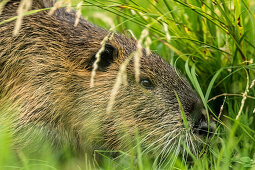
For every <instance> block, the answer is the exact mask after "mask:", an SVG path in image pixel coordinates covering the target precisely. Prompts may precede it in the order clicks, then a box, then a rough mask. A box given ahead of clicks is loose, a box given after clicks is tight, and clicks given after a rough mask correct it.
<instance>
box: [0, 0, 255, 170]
mask: <svg viewBox="0 0 255 170" xmlns="http://www.w3.org/2000/svg"><path fill="white" fill-rule="evenodd" d="M72 3H73V4H72V5H73V6H74V7H75V6H76V4H79V6H82V8H81V12H82V15H83V16H84V17H85V18H88V20H90V21H91V22H93V23H95V24H97V25H100V26H102V27H105V28H106V29H110V28H112V24H111V25H110V24H108V23H109V22H107V21H105V18H108V19H111V21H112V22H113V23H114V25H115V26H116V28H115V29H116V30H117V31H119V32H122V33H124V34H126V35H127V36H129V37H132V36H133V37H136V38H137V39H139V37H140V36H141V33H142V31H143V30H144V29H148V30H149V34H148V35H147V37H146V38H144V41H143V44H144V46H145V47H146V48H150V49H151V50H152V51H155V52H156V53H158V54H160V55H161V56H162V57H163V58H164V59H165V60H167V61H168V62H169V63H170V64H171V65H173V66H174V67H175V68H176V69H178V70H181V71H182V73H183V74H185V75H186V76H187V77H188V79H189V80H190V82H191V84H192V85H193V87H194V89H196V91H197V92H198V94H199V95H200V97H201V99H202V101H203V103H204V104H205V105H207V106H208V107H206V108H207V109H208V110H209V111H211V112H212V114H213V115H214V119H215V121H217V122H218V125H217V130H216V133H215V134H214V135H213V137H212V140H210V141H209V147H208V148H207V149H205V150H204V151H203V152H201V154H200V156H199V157H194V156H192V154H191V160H192V161H185V160H182V159H181V158H178V159H176V160H175V161H172V162H171V164H168V165H166V166H165V168H166V169H168V168H172V169H196V170H197V169H203V170H204V169H249V168H251V169H255V120H254V114H255V85H254V82H255V63H254V62H255V28H254V27H255V2H254V1H253V0H230V1H225V0H213V1H211V0H135V1H134V0H103V1H102V0H84V1H82V5H81V4H80V1H79V0H75V1H73V2H72ZM0 128H2V126H0ZM11 140H12V137H11V135H8V134H6V133H0V146H1V147H0V169H2V168H4V169H16V168H18V169H20V168H22V169H38V167H41V169H62V168H63V167H67V168H66V169H94V168H95V167H97V165H93V164H91V163H88V160H87V159H86V160H75V159H72V156H68V154H67V156H66V158H65V159H62V158H60V157H59V155H58V154H55V153H54V151H51V150H50V149H49V148H48V147H45V149H42V150H43V153H37V154H35V155H32V156H31V154H28V153H26V152H25V151H24V152H23V151H22V152H21V151H19V152H18V154H16V152H15V151H13V150H12V149H10V148H11V147H10V143H11ZM138 143H139V138H138ZM67 153H68V152H67ZM96 153H97V154H99V155H102V157H104V159H103V161H102V167H101V168H103V169H124V168H126V169H151V168H157V167H156V165H154V164H153V161H152V160H151V159H150V157H149V155H143V154H142V152H141V151H140V150H139V147H138V148H137V149H136V150H134V151H133V152H131V153H129V154H127V153H122V152H121V156H120V157H119V158H118V159H113V158H112V157H108V156H107V155H108V154H107V153H108V152H106V151H96ZM132 153H133V154H132ZM64 155H65V154H64ZM135 155H138V157H136V156H135ZM32 157H33V158H32ZM169 159H170V158H169ZM63 160H64V162H65V166H63V165H61V164H62V162H63Z"/></svg>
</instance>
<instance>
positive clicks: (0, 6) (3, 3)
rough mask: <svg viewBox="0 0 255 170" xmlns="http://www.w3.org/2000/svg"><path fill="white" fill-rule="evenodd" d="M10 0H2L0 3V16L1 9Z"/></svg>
mask: <svg viewBox="0 0 255 170" xmlns="http://www.w3.org/2000/svg"><path fill="white" fill-rule="evenodd" d="M9 1H10V0H2V2H0V15H1V14H2V12H3V8H4V6H5V5H6V4H7V3H8V2H9Z"/></svg>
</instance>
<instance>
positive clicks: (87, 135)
mask: <svg viewBox="0 0 255 170" xmlns="http://www.w3.org/2000/svg"><path fill="white" fill-rule="evenodd" d="M19 4H20V2H19V1H18V0H12V1H9V2H8V3H7V4H6V6H5V7H4V9H3V12H2V14H1V15H0V22H1V21H4V20H6V19H9V18H11V17H14V16H17V13H16V10H17V8H18V6H19ZM52 5H53V1H40V0H34V1H33V5H32V8H33V9H41V8H45V7H51V6H52ZM74 22H75V13H74V12H73V11H71V12H66V10H65V9H57V10H56V11H55V12H54V14H53V15H48V11H40V12H38V13H36V14H33V15H29V16H24V18H23V21H22V25H21V29H20V30H19V33H18V34H17V35H16V36H13V34H12V31H13V29H14V26H15V21H11V22H7V23H4V24H1V25H0V35H1V36H0V109H2V110H0V113H4V108H5V109H7V110H12V113H13V115H5V114H2V117H11V118H12V124H13V129H14V131H15V135H17V136H19V137H17V139H19V140H20V141H22V142H21V143H24V141H27V139H30V138H31V134H35V133H39V132H40V133H43V134H44V138H43V139H42V140H46V139H47V140H49V141H51V143H52V144H53V145H54V147H63V146H65V145H68V146H70V147H72V148H73V149H74V150H75V151H78V152H84V151H85V150H91V151H92V150H94V149H110V150H119V149H120V150H127V148H128V146H129V145H130V144H132V142H134V140H128V139H129V138H131V139H133V137H134V136H135V134H136V132H137V131H138V133H139V135H140V136H141V145H142V147H143V148H145V150H148V151H152V150H155V151H156V152H159V153H160V154H162V155H164V154H165V155H167V154H169V152H170V151H172V152H176V153H178V152H179V150H178V149H180V140H184V143H186V145H187V146H188V147H190V150H191V151H192V152H194V153H197V152H198V149H199V148H198V144H197V143H196V142H195V141H199V140H200V138H198V137H197V134H198V133H197V130H198V131H199V133H203V130H205V128H204V129H199V128H200V127H201V126H202V125H203V126H204V124H207V123H206V119H205V118H204V116H203V114H202V112H203V109H204V108H203V105H202V102H201V100H200V99H199V97H198V96H197V94H196V93H195V92H194V90H192V88H191V86H190V85H189V83H188V82H187V81H186V80H185V79H184V78H182V77H181V76H180V75H179V74H177V73H176V71H175V69H174V68H173V67H171V66H169V64H168V63H167V62H166V61H164V60H163V59H162V58H161V57H160V56H158V55H156V54H154V53H150V54H149V55H146V52H145V50H143V55H142V57H141V60H140V62H141V68H140V72H141V73H140V80H141V81H144V80H146V81H147V80H149V82H150V84H149V85H150V88H144V87H143V86H142V85H141V83H140V82H137V81H136V80H135V71H134V70H135V69H134V64H133V59H132V60H131V61H130V63H129V64H128V66H127V70H126V72H127V82H128V85H127V86H124V85H122V86H121V87H120V89H119V90H118V93H117V95H116V96H115V102H114V105H113V108H112V110H111V112H110V113H107V112H106V108H107V105H108V102H109V97H110V96H111V91H112V88H113V85H114V83H115V81H116V76H117V74H118V72H119V68H120V66H121V64H122V63H123V62H124V61H125V60H126V59H127V58H128V57H129V56H130V55H131V54H132V53H133V52H135V51H136V41H135V40H132V39H128V38H126V37H125V36H123V35H120V34H118V33H114V35H113V38H112V39H111V40H108V41H107V42H106V45H105V49H104V51H103V52H102V53H101V60H100V62H99V64H98V66H99V68H98V69H97V72H96V76H95V79H94V81H95V82H94V87H92V88H91V87H90V78H91V71H92V69H93V63H94V62H95V55H96V54H97V52H98V50H99V49H100V48H101V42H102V40H103V39H104V37H106V36H107V35H108V33H109V32H108V31H106V30H104V29H102V28H100V27H97V26H95V25H93V24H91V23H89V22H87V21H86V20H84V19H80V21H79V24H78V25H77V26H76V27H74ZM175 92H176V93H177V94H178V97H179V98H180V101H181V104H182V106H183V108H184V111H185V113H186V117H187V120H188V123H189V126H190V127H191V130H190V131H188V130H187V129H185V127H184V124H183V118H182V116H181V113H180V109H179V104H178V101H177V99H176V96H175ZM0 120H1V119H0ZM206 127H207V126H206ZM19 134H22V135H19ZM24 139H26V140H24ZM201 142H202V141H201ZM198 143H199V142H198ZM175 146H178V147H177V148H178V149H176V148H175ZM160 148H161V149H160ZM157 150H159V151H157Z"/></svg>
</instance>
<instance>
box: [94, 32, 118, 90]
mask: <svg viewBox="0 0 255 170" xmlns="http://www.w3.org/2000/svg"><path fill="white" fill-rule="evenodd" d="M113 35H114V33H112V32H109V33H108V34H107V35H106V36H105V37H104V39H103V41H102V42H101V48H100V49H99V51H98V52H97V53H96V56H95V57H96V61H95V62H94V64H93V70H92V72H91V78H90V88H92V87H94V81H95V76H96V70H97V68H98V63H99V61H100V55H101V53H102V52H103V51H104V49H105V44H106V42H107V41H108V40H111V39H112V38H113Z"/></svg>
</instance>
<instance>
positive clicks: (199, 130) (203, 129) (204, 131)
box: [194, 120, 214, 136]
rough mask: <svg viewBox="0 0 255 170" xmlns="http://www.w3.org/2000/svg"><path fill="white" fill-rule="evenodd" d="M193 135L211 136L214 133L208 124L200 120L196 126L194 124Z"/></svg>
mask: <svg viewBox="0 0 255 170" xmlns="http://www.w3.org/2000/svg"><path fill="white" fill-rule="evenodd" d="M194 133H196V134H198V135H201V136H211V135H212V134H213V133H214V128H213V127H212V126H209V127H208V123H207V122H206V121H205V120H202V121H200V122H199V123H198V124H197V125H196V124H195V126H194Z"/></svg>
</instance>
